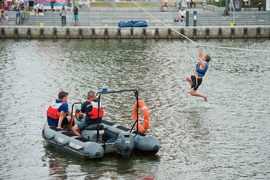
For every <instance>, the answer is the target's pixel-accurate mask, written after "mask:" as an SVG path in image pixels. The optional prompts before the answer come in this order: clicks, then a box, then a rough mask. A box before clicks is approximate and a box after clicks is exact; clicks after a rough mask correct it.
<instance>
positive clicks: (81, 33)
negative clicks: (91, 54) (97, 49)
mask: <svg viewBox="0 0 270 180" xmlns="http://www.w3.org/2000/svg"><path fill="white" fill-rule="evenodd" d="M82 35H83V32H82V28H79V38H80V39H82Z"/></svg>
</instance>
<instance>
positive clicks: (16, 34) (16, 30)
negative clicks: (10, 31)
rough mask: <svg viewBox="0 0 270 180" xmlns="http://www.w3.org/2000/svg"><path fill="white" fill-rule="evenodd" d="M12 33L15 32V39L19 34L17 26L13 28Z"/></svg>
mask: <svg viewBox="0 0 270 180" xmlns="http://www.w3.org/2000/svg"><path fill="white" fill-rule="evenodd" d="M14 34H15V38H16V39H17V38H18V34H19V32H18V28H15V29H14Z"/></svg>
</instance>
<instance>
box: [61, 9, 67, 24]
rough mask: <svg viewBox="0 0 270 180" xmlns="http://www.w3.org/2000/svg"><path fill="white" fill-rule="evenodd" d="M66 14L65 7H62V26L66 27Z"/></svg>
mask: <svg viewBox="0 0 270 180" xmlns="http://www.w3.org/2000/svg"><path fill="white" fill-rule="evenodd" d="M66 12H67V10H66V8H65V6H63V7H62V9H61V11H60V15H61V21H62V26H65V25H66Z"/></svg>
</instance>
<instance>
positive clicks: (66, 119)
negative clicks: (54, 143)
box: [48, 116, 68, 127]
mask: <svg viewBox="0 0 270 180" xmlns="http://www.w3.org/2000/svg"><path fill="white" fill-rule="evenodd" d="M48 123H49V122H48ZM67 124H68V118H67V117H66V116H65V117H64V119H63V121H62V127H63V126H64V125H67ZM49 125H51V124H50V123H49Z"/></svg>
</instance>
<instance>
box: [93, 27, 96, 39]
mask: <svg viewBox="0 0 270 180" xmlns="http://www.w3.org/2000/svg"><path fill="white" fill-rule="evenodd" d="M95 36H96V32H95V28H92V38H93V39H94V38H95Z"/></svg>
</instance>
